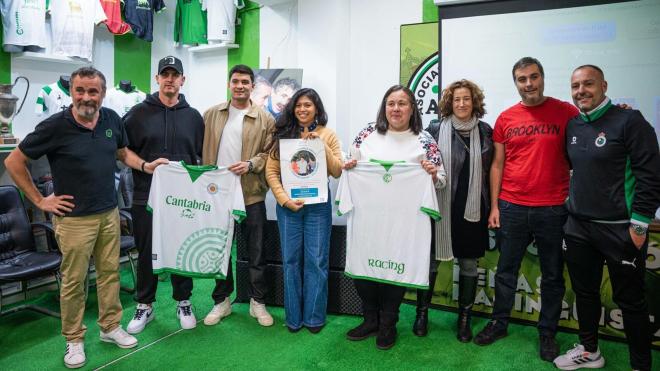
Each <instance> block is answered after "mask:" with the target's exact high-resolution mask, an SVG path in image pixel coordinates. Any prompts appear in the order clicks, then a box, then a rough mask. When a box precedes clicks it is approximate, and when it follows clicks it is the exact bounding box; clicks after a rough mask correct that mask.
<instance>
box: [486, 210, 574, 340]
mask: <svg viewBox="0 0 660 371" xmlns="http://www.w3.org/2000/svg"><path fill="white" fill-rule="evenodd" d="M498 205H499V209H500V226H501V228H500V243H499V246H500V258H499V260H498V262H497V273H496V274H495V303H494V304H493V314H492V318H493V319H494V320H497V322H498V323H497V324H496V326H500V327H506V326H507V325H508V322H509V316H510V314H511V308H512V307H513V301H514V298H515V294H516V286H517V283H518V272H519V271H520V263H521V262H522V260H523V257H524V256H525V251H526V250H527V246H528V245H529V244H530V243H531V242H532V240H535V241H536V246H537V249H538V256H539V264H540V266H541V275H542V277H541V314H540V316H539V322H538V329H539V333H540V334H541V335H547V336H554V335H555V333H556V332H557V323H558V322H559V316H560V314H561V307H562V300H563V299H564V291H565V286H564V260H563V257H562V241H563V238H564V230H563V226H564V223H565V222H566V218H567V216H568V212H567V211H566V207H565V206H564V205H557V206H538V207H533V206H522V205H517V204H514V203H511V202H507V201H504V200H498Z"/></svg>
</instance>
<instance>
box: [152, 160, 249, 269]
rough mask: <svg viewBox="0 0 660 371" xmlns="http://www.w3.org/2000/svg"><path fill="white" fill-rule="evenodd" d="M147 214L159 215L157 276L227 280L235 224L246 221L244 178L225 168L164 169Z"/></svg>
mask: <svg viewBox="0 0 660 371" xmlns="http://www.w3.org/2000/svg"><path fill="white" fill-rule="evenodd" d="M147 210H150V211H151V212H152V213H153V224H152V227H153V228H152V229H153V237H152V260H153V271H154V273H160V272H171V273H176V274H179V275H182V276H188V277H201V278H218V279H224V278H225V276H226V274H227V267H228V264H229V256H230V253H231V246H232V241H233V236H234V222H235V221H238V222H240V221H242V220H243V219H244V218H245V216H246V214H245V205H244V204H243V191H242V189H241V182H240V177H239V176H237V175H235V174H234V173H232V172H231V171H229V170H227V168H225V167H222V168H218V167H216V166H194V165H185V164H182V163H178V162H171V163H169V164H168V165H161V166H158V167H157V168H156V171H155V172H154V176H153V180H152V182H151V189H150V190H149V200H148V201H147Z"/></svg>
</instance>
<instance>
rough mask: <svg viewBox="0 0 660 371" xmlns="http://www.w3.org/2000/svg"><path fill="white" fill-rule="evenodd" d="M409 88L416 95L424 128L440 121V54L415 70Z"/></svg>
mask: <svg viewBox="0 0 660 371" xmlns="http://www.w3.org/2000/svg"><path fill="white" fill-rule="evenodd" d="M408 88H410V90H412V92H413V93H414V94H415V100H416V101H417V109H419V113H420V114H421V115H422V122H423V123H424V128H426V127H427V126H429V124H431V122H433V121H437V120H438V114H439V113H440V110H439V108H438V101H439V100H440V97H439V94H440V88H439V87H438V53H437V52H436V53H433V54H431V55H430V56H429V57H428V58H426V59H425V60H424V62H422V63H421V64H420V65H419V67H417V69H416V70H415V72H414V73H413V75H412V77H411V78H410V81H409V82H408Z"/></svg>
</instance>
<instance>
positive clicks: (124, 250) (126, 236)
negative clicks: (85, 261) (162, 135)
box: [39, 168, 137, 298]
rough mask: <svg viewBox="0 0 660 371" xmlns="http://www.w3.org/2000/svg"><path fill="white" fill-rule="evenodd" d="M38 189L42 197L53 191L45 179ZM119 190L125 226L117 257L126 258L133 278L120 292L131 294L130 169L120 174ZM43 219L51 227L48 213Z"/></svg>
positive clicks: (133, 241) (120, 211)
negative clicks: (128, 285)
mask: <svg viewBox="0 0 660 371" xmlns="http://www.w3.org/2000/svg"><path fill="white" fill-rule="evenodd" d="M125 170H128V171H125ZM39 189H40V190H41V194H42V195H44V196H48V195H50V194H51V193H53V192H54V191H55V190H54V188H53V180H52V179H50V178H48V179H46V180H45V181H44V182H42V183H41V184H40V185H39ZM119 190H120V192H119V196H120V199H119V201H120V204H121V205H120V206H122V207H121V208H120V209H119V217H120V218H121V223H122V226H126V228H123V227H122V234H121V236H120V241H119V256H126V257H127V258H128V263H129V265H130V266H131V277H132V278H133V287H124V286H122V287H121V289H122V291H125V292H129V293H133V292H135V282H137V273H136V268H135V264H136V263H135V259H134V258H133V254H132V252H133V251H134V250H135V239H134V238H133V218H132V217H131V214H130V205H131V203H130V200H132V198H133V197H132V196H133V177H132V174H131V172H130V168H126V169H124V170H122V171H121V172H120V178H119ZM127 202H128V203H127ZM126 205H128V208H126ZM45 218H46V220H47V222H46V223H45V224H46V225H51V222H50V221H51V218H52V215H50V214H49V213H45ZM93 266H94V261H93V259H92V260H90V262H89V272H88V274H87V277H86V278H85V298H87V297H88V296H89V286H90V285H91V283H90V274H89V273H91V272H92V267H93Z"/></svg>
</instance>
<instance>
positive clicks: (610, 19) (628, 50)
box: [439, 0, 660, 135]
mask: <svg viewBox="0 0 660 371" xmlns="http://www.w3.org/2000/svg"><path fill="white" fill-rule="evenodd" d="M493 3H495V4H493ZM588 3H594V1H591V2H589V1H581V2H580V1H501V2H490V3H475V4H463V5H454V6H441V7H440V8H439V15H440V25H439V26H440V37H439V43H440V48H439V50H440V58H439V59H440V62H439V64H440V70H441V74H440V86H441V87H442V88H444V87H446V86H447V85H448V84H449V83H451V82H453V81H455V80H458V79H461V78H466V79H469V80H472V81H474V82H476V83H477V84H478V85H479V86H481V87H482V88H483V90H484V94H485V96H486V110H487V114H486V116H485V117H484V121H486V122H488V123H489V124H491V125H494V124H495V120H496V119H497V116H498V115H499V114H500V112H502V111H503V110H504V109H506V108H508V107H510V106H512V105H513V104H515V103H517V102H519V101H520V96H519V95H518V92H517V90H516V87H515V85H514V83H513V77H512V75H511V69H512V67H513V64H514V63H515V62H516V61H517V60H518V59H520V58H521V57H525V56H530V57H534V58H537V59H538V60H540V62H541V63H542V64H543V67H544V69H545V95H546V96H552V97H555V98H558V99H561V100H564V101H568V102H571V103H572V99H571V95H570V77H571V73H572V71H573V69H575V67H577V66H579V65H583V64H595V65H597V66H599V67H601V68H602V69H603V71H604V72H605V79H606V80H607V81H608V84H609V86H608V92H607V95H608V96H609V97H610V98H612V100H613V101H614V102H623V103H627V104H628V105H630V106H632V107H633V108H635V109H638V110H640V111H641V112H642V114H643V115H644V117H645V118H646V119H647V121H649V122H650V123H651V124H652V125H653V126H654V128H655V129H656V135H657V134H658V133H660V0H642V1H631V2H615V3H612V2H610V3H608V4H599V5H587V6H575V5H584V4H588ZM599 3H603V1H600V2H599ZM567 4H568V6H572V7H569V8H563V9H545V10H544V9H540V10H536V9H534V10H531V11H522V12H521V11H520V10H521V9H529V8H530V7H531V8H534V7H536V8H540V7H544V6H546V5H549V6H554V7H557V6H562V5H563V6H566V5H567ZM484 13H487V14H484ZM496 13H501V14H496Z"/></svg>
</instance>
